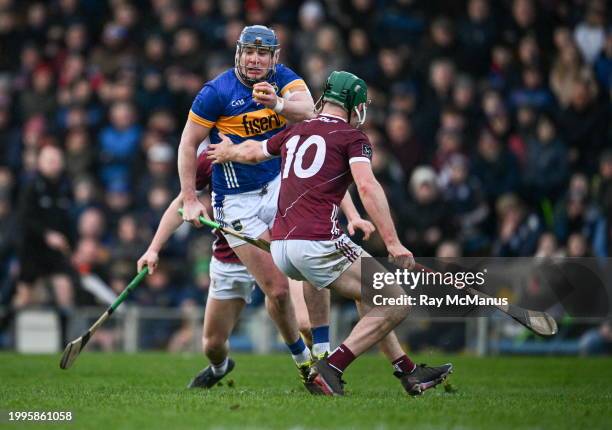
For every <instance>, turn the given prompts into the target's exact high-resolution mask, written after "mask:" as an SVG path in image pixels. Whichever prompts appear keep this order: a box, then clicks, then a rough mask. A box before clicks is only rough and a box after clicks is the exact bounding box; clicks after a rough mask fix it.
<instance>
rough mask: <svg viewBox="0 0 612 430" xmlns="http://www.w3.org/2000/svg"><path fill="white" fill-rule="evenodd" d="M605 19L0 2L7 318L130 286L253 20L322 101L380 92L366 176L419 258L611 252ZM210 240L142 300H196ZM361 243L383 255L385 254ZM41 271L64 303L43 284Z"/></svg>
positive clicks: (451, 8) (484, 12) (549, 0)
mask: <svg viewBox="0 0 612 430" xmlns="http://www.w3.org/2000/svg"><path fill="white" fill-rule="evenodd" d="M610 9H611V7H610V4H609V3H607V2H606V1H604V0H499V1H492V0H461V1H459V0H457V1H447V0H427V1H425V0H338V1H334V0H327V1H323V0H320V1H316V0H308V1H288V0H246V1H237V0H223V1H215V0H132V1H130V0H109V1H101V0H53V1H17V0H0V294H1V295H0V299H1V303H2V304H3V305H5V306H6V307H7V308H8V307H9V305H11V306H12V309H16V308H19V307H24V306H31V305H34V304H39V303H45V302H53V303H55V304H56V305H58V307H59V308H60V309H65V312H69V310H70V309H71V308H72V307H73V306H74V305H75V304H76V305H80V304H91V303H93V302H94V301H95V300H94V297H95V296H96V294H92V291H94V292H95V290H96V285H97V282H98V281H100V282H101V283H102V284H104V285H108V286H110V288H111V289H112V290H114V291H115V292H118V291H120V290H121V289H122V288H123V287H124V286H125V283H126V281H128V280H129V279H130V278H131V277H132V276H133V274H134V271H135V264H136V260H137V259H138V257H139V256H140V255H141V254H142V252H144V250H145V249H146V247H147V245H148V243H149V240H150V238H151V237H152V233H153V232H154V230H155V228H156V227H157V224H158V222H159V219H160V217H161V214H162V213H163V211H164V210H165V208H166V207H167V205H168V204H169V202H170V201H171V199H172V198H173V197H174V196H175V195H176V194H177V193H178V191H179V182H178V176H177V168H176V153H177V145H178V142H179V139H180V133H181V130H182V127H183V124H184V123H185V120H186V118H187V112H188V110H189V108H190V105H191V102H192V100H193V98H194V96H195V95H196V93H197V92H198V91H199V90H200V88H201V87H202V85H203V83H204V82H206V81H207V80H209V79H213V78H214V77H215V76H216V75H217V74H219V73H220V72H222V71H224V70H225V69H227V68H229V67H232V66H233V61H234V52H235V46H236V40H237V38H238V35H239V33H240V31H241V30H242V28H243V26H244V25H247V24H266V25H270V26H272V27H273V28H274V30H275V31H276V32H277V35H278V37H279V39H280V43H281V47H282V50H281V60H280V61H281V62H282V63H284V64H286V65H288V66H290V67H291V68H293V69H294V70H295V71H296V72H297V73H298V74H300V75H301V76H303V78H304V79H305V80H306V82H307V84H308V85H309V87H310V90H311V92H312V93H313V96H314V97H315V99H316V98H317V97H318V96H319V94H320V92H321V89H322V86H323V83H324V80H325V79H326V77H327V76H328V74H329V73H330V72H331V71H332V70H340V69H344V70H348V71H351V72H354V73H355V74H357V75H359V76H360V77H362V78H364V79H365V80H366V82H367V83H368V86H369V96H370V98H371V99H372V103H371V105H370V108H369V111H368V121H367V123H366V125H365V132H366V133H367V135H368V136H369V138H370V140H371V141H372V143H373V145H374V160H373V168H374V170H375V172H376V174H377V177H378V178H379V180H380V181H381V183H382V184H383V186H384V187H385V189H386V191H387V194H388V197H389V200H390V202H391V206H392V210H393V215H394V218H395V220H396V223H397V227H398V231H399V233H400V236H401V238H402V239H403V240H404V241H405V243H406V244H407V245H408V247H409V248H411V250H412V251H413V252H414V253H415V254H416V255H421V256H425V255H426V256H434V255H441V256H456V255H464V256H470V255H472V256H502V257H506V256H524V257H528V256H534V255H538V256H552V255H568V256H597V257H607V256H609V255H610V253H611V252H612V224H611V222H612V127H610V125H609V124H610V123H611V120H612V109H610V107H611V106H610V100H611V96H612V27H611V26H610V19H609V18H610V15H611V13H612V10H610ZM211 241H212V236H211V235H210V234H207V233H203V232H202V231H201V230H200V231H195V230H194V229H190V228H189V227H187V226H184V227H182V228H181V229H180V230H179V231H178V233H177V234H176V235H175V236H174V237H173V239H172V240H171V241H170V243H169V244H168V245H167V247H166V249H165V250H164V253H163V254H162V255H161V261H162V263H161V267H160V269H159V270H158V271H157V272H156V274H155V275H154V276H150V277H148V278H147V281H146V285H145V286H143V288H140V289H138V290H137V291H136V294H135V295H134V298H133V299H132V300H133V301H135V302H136V303H139V304H141V305H142V306H174V307H188V306H201V304H202V303H203V302H204V300H205V297H206V291H207V288H208V283H209V279H208V264H209V260H210V253H211V250H210V249H211V246H210V245H211ZM364 247H365V248H366V249H368V250H369V251H370V252H371V253H373V254H374V255H379V256H382V255H384V254H385V253H384V247H383V245H382V242H381V241H380V240H377V239H374V240H371V241H369V242H368V243H364ZM54 258H56V260H54ZM47 266H53V267H54V269H53V270H51V269H50V267H47ZM58 267H60V268H61V270H60V273H55V272H57V268H58ZM52 272H53V273H52ZM45 275H53V276H51V277H46V276H45ZM41 277H42V278H45V279H46V281H47V282H50V284H51V285H52V288H49V289H47V288H41V289H40V291H37V290H36V288H33V287H31V286H30V284H33V283H35V282H36V281H40V279H41ZM92 279H94V280H95V282H94V281H92ZM83 284H85V286H83ZM94 284H95V285H94ZM19 285H27V286H28V287H27V288H18V286H19ZM7 322H10V317H5V318H4V324H3V327H4V328H6V326H7ZM1 330H2V328H0V331H1ZM607 336H610V339H612V335H611V334H610V329H609V326H608V329H607Z"/></svg>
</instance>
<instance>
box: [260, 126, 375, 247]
mask: <svg viewBox="0 0 612 430" xmlns="http://www.w3.org/2000/svg"><path fill="white" fill-rule="evenodd" d="M263 150H264V152H265V153H267V155H280V156H281V157H282V159H283V161H282V165H281V188H280V196H279V198H278V211H277V212H276V218H275V219H274V226H273V227H272V240H287V239H304V240H334V239H336V238H338V237H339V236H340V235H341V234H342V230H341V229H340V225H339V224H338V212H339V210H340V202H341V201H342V199H343V198H344V195H345V194H346V190H347V188H348V187H349V185H350V184H351V183H352V182H353V177H352V175H351V170H350V164H351V163H354V162H368V163H369V162H370V160H371V159H372V146H371V145H370V142H369V140H368V138H367V136H366V135H365V134H364V133H363V132H362V131H360V130H357V129H356V128H355V127H353V126H352V125H350V124H348V123H347V122H346V121H344V120H343V119H342V118H339V117H336V116H331V115H319V116H317V117H316V118H314V119H311V120H307V121H302V122H300V123H298V124H294V125H292V126H290V127H288V128H286V129H285V130H283V131H282V132H280V133H278V134H276V135H275V136H274V137H272V138H270V139H269V140H268V141H267V142H264V143H263Z"/></svg>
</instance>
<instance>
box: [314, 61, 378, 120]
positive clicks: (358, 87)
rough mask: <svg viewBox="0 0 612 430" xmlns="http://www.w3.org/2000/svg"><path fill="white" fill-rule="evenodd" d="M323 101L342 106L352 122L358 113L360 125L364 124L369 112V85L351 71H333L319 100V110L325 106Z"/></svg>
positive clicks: (317, 105) (317, 107)
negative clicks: (353, 116) (354, 115)
mask: <svg viewBox="0 0 612 430" xmlns="http://www.w3.org/2000/svg"><path fill="white" fill-rule="evenodd" d="M323 102H329V103H334V104H336V105H339V106H341V107H342V108H344V110H346V111H347V113H348V121H349V122H351V116H352V114H353V113H355V114H356V115H357V124H358V126H361V125H363V123H365V120H366V116H367V113H368V108H367V105H368V104H369V102H370V101H369V100H368V86H367V85H366V83H365V82H364V80H363V79H361V78H359V77H357V76H356V75H354V74H352V73H349V72H343V71H342V72H337V71H335V72H332V73H331V75H329V77H328V78H327V81H326V82H325V88H324V89H323V95H321V98H319V100H317V103H316V105H315V108H316V109H317V111H319V110H321V108H322V107H323Z"/></svg>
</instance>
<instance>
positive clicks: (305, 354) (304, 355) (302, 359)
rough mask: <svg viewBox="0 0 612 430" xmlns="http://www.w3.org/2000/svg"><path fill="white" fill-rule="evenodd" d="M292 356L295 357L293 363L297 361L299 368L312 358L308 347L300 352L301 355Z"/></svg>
mask: <svg viewBox="0 0 612 430" xmlns="http://www.w3.org/2000/svg"><path fill="white" fill-rule="evenodd" d="M291 356H292V357H293V361H295V364H297V365H298V366H299V365H301V364H304V363H307V362H309V361H310V357H311V355H310V350H309V349H308V347H306V348H304V351H302V352H300V353H299V354H291Z"/></svg>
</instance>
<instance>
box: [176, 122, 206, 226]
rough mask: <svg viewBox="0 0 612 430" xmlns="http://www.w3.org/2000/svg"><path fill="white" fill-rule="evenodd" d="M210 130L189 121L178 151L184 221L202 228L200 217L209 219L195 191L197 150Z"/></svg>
mask: <svg viewBox="0 0 612 430" xmlns="http://www.w3.org/2000/svg"><path fill="white" fill-rule="evenodd" d="M209 133H210V128H208V127H204V126H202V125H200V124H196V123H195V122H193V121H192V120H190V119H188V120H187V122H186V123H185V128H184V129H183V134H182V135H181V142H180V144H179V149H178V172H179V179H180V181H181V195H182V196H183V220H184V221H187V222H190V223H192V224H193V225H195V226H196V227H201V226H202V224H200V221H199V220H198V217H199V216H200V215H202V216H204V217H205V218H208V214H207V213H206V208H205V207H204V206H203V205H202V203H200V201H199V200H198V198H197V194H196V189H195V183H196V181H195V178H196V165H197V156H196V152H197V148H198V145H199V144H200V142H202V141H203V140H204V139H206V138H207V137H208V135H209Z"/></svg>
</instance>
